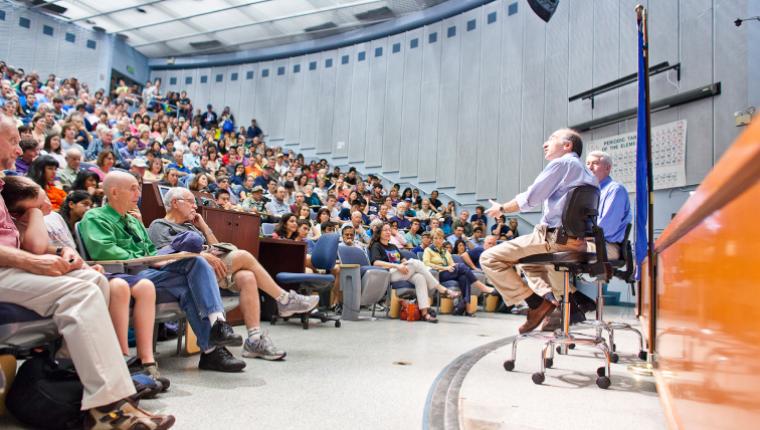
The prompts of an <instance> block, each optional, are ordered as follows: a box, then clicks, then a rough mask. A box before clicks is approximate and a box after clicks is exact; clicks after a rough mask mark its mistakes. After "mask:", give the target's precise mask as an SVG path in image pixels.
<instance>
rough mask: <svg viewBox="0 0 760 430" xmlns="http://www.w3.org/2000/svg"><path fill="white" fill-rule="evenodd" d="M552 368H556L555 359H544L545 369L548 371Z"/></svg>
mask: <svg viewBox="0 0 760 430" xmlns="http://www.w3.org/2000/svg"><path fill="white" fill-rule="evenodd" d="M552 366H554V359H553V358H544V367H546V368H547V369H551V368H552Z"/></svg>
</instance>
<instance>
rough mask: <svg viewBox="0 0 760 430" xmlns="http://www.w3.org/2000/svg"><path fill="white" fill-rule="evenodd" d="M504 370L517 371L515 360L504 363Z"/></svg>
mask: <svg viewBox="0 0 760 430" xmlns="http://www.w3.org/2000/svg"><path fill="white" fill-rule="evenodd" d="M504 370H506V371H507V372H511V371H513V370H515V360H507V361H505V362H504Z"/></svg>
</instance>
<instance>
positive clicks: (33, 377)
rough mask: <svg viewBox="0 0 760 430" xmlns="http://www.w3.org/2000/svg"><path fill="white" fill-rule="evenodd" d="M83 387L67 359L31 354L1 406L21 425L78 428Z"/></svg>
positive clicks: (83, 413)
mask: <svg viewBox="0 0 760 430" xmlns="http://www.w3.org/2000/svg"><path fill="white" fill-rule="evenodd" d="M83 391H84V386H83V385H82V383H81V382H80V381H79V375H77V373H76V370H75V369H74V364H73V363H72V362H71V360H57V361H56V360H54V359H53V358H52V354H48V353H45V354H44V355H35V356H33V357H32V358H30V359H28V360H26V361H25V362H24V364H22V365H21V367H20V368H19V370H18V373H17V374H16V379H15V380H14V381H13V385H11V388H10V390H8V396H7V397H6V399H5V405H6V406H7V407H8V410H9V411H10V412H11V413H12V414H13V416H14V417H16V419H18V420H19V421H21V422H22V423H23V424H25V425H28V426H31V427H34V428H41V429H80V428H82V426H83V423H84V418H85V412H83V411H82V410H81V409H82V392H83Z"/></svg>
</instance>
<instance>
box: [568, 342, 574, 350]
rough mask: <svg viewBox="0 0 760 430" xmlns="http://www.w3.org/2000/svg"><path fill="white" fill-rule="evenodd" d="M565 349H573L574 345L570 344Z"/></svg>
mask: <svg viewBox="0 0 760 430" xmlns="http://www.w3.org/2000/svg"><path fill="white" fill-rule="evenodd" d="M567 347H568V348H570V349H575V344H574V343H571V344H570V345H568V346H567Z"/></svg>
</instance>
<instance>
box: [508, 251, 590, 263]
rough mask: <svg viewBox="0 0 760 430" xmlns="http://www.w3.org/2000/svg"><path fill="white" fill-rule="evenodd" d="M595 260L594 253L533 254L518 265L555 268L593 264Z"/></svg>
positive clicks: (522, 259)
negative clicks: (554, 266)
mask: <svg viewBox="0 0 760 430" xmlns="http://www.w3.org/2000/svg"><path fill="white" fill-rule="evenodd" d="M595 260H596V253H594V252H580V251H562V252H550V253H546V254H534V255H529V256H527V257H523V258H521V259H519V260H518V261H517V263H518V264H554V265H556V266H572V265H575V264H587V263H593V262H594V261H595Z"/></svg>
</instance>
